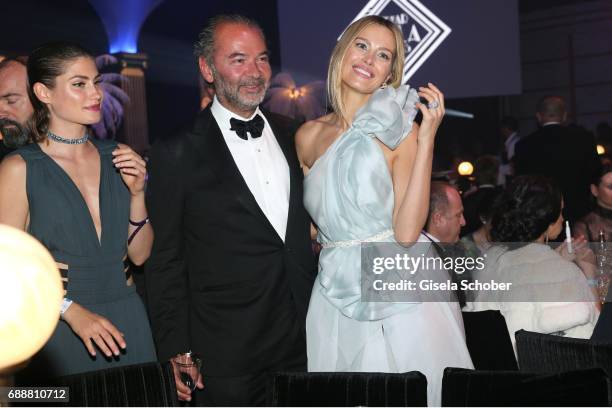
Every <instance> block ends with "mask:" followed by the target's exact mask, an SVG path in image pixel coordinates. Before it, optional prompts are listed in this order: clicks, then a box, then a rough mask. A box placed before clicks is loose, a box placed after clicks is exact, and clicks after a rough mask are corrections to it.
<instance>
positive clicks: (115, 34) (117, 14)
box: [89, 0, 163, 53]
mask: <svg viewBox="0 0 612 408" xmlns="http://www.w3.org/2000/svg"><path fill="white" fill-rule="evenodd" d="M162 2H163V0H89V3H90V4H91V5H92V6H93V7H94V9H95V10H96V12H97V13H98V16H100V19H101V20H102V23H103V24H104V27H105V28H106V33H107V35H108V42H109V44H110V47H109V48H110V49H109V51H110V53H116V52H129V53H136V52H138V34H139V32H140V27H141V26H142V23H144V21H145V19H146V18H147V16H148V15H149V13H150V12H151V11H152V10H153V9H155V7H157V6H158V5H159V4H160V3H162Z"/></svg>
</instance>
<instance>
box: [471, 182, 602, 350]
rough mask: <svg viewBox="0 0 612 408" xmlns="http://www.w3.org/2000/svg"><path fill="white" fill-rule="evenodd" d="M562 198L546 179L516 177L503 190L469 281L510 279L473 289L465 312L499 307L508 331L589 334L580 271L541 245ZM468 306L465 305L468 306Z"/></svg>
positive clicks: (592, 306) (553, 231)
mask: <svg viewBox="0 0 612 408" xmlns="http://www.w3.org/2000/svg"><path fill="white" fill-rule="evenodd" d="M562 208H563V200H562V197H561V192H560V191H559V189H558V188H557V187H556V186H555V185H554V184H552V182H551V181H549V180H548V179H546V178H543V177H537V176H521V177H518V178H516V179H515V180H514V181H513V182H512V183H511V184H510V186H508V187H507V188H506V190H504V192H503V193H502V194H501V195H500V196H499V198H498V201H497V202H496V204H495V206H494V209H493V213H492V216H491V230H490V236H491V240H492V242H493V243H500V245H496V246H493V247H492V248H490V249H489V250H488V251H487V253H486V257H487V262H486V268H485V269H483V270H477V269H475V270H474V271H473V272H472V273H473V276H474V279H475V280H476V279H477V280H479V281H481V282H482V281H484V282H489V281H491V280H495V281H496V282H511V283H512V286H511V289H510V290H509V291H495V292H476V293H474V303H473V304H472V305H471V307H466V308H465V309H464V310H467V311H479V310H489V309H493V310H499V311H500V312H501V314H502V315H503V316H504V317H505V319H506V324H507V325H508V332H509V334H510V338H511V340H512V344H513V345H515V338H514V334H515V332H516V331H518V330H521V329H524V330H528V331H533V332H538V333H545V334H556V335H561V336H567V337H576V338H589V337H590V336H591V333H592V332H593V328H594V327H595V323H596V322H597V318H598V316H599V312H598V310H597V307H596V297H595V295H594V293H593V291H592V290H591V288H590V287H589V284H588V282H587V279H586V277H585V275H584V274H583V273H582V271H581V270H580V268H578V266H576V264H574V263H573V262H571V261H569V260H567V259H565V258H564V257H563V256H562V255H561V254H560V253H559V252H558V251H555V250H553V249H552V248H550V247H549V246H548V245H547V242H548V241H549V240H554V239H556V238H557V237H558V236H559V234H560V233H561V230H562V226H563V216H562V214H561V210H562ZM468 306H469V305H468Z"/></svg>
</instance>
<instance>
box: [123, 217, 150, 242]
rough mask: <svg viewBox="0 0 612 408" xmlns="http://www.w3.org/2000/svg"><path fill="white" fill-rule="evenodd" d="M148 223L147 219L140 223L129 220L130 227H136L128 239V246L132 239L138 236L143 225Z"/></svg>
mask: <svg viewBox="0 0 612 408" xmlns="http://www.w3.org/2000/svg"><path fill="white" fill-rule="evenodd" d="M148 223H149V217H147V218H145V219H144V220H142V221H138V222H136V221H132V220H130V225H133V226H135V227H136V229H135V230H134V232H132V233H131V234H130V236H129V238H128V245H130V243H131V242H132V240H133V239H134V237H135V236H136V234H138V232H139V231H140V230H141V229H142V227H144V226H145V225H147V224H148Z"/></svg>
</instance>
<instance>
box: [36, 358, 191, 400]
mask: <svg viewBox="0 0 612 408" xmlns="http://www.w3.org/2000/svg"><path fill="white" fill-rule="evenodd" d="M47 384H48V385H49V386H55V387H69V396H70V400H69V402H68V403H64V404H53V405H63V406H98V407H107V406H119V407H127V406H178V405H179V403H178V399H177V395H176V385H175V383H174V375H173V373H172V367H171V365H170V363H163V364H159V363H145V364H138V365H131V366H124V367H117V368H111V369H106V370H100V371H91V372H88V373H83V374H75V375H70V376H65V377H59V378H56V379H54V380H52V381H50V382H47ZM31 404H32V403H29V404H28V405H31Z"/></svg>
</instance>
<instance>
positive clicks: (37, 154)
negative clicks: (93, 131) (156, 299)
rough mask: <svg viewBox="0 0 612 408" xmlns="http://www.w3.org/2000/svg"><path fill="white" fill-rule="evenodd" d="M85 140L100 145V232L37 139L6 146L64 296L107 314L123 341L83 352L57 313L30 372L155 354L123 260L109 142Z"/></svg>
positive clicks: (94, 366)
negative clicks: (20, 167) (118, 348)
mask: <svg viewBox="0 0 612 408" xmlns="http://www.w3.org/2000/svg"><path fill="white" fill-rule="evenodd" d="M92 142H93V144H94V145H95V146H96V147H97V149H98V151H99V153H100V191H99V199H100V218H101V224H102V237H101V240H98V235H97V233H96V229H95V226H94V223H93V220H92V218H91V215H90V212H89V209H88V207H87V204H86V202H85V200H84V199H83V196H82V195H81V193H80V191H79V189H78V188H77V186H76V185H75V184H74V182H73V181H72V180H71V179H70V177H69V176H68V174H67V173H66V172H65V171H64V170H63V169H62V168H61V167H60V166H59V165H58V164H57V163H56V162H55V161H54V160H53V159H52V158H51V157H50V156H48V155H47V154H46V153H44V152H43V151H42V150H41V148H40V147H39V146H38V144H31V145H27V146H24V147H22V148H20V149H19V150H17V151H16V152H15V153H14V154H19V155H21V157H22V158H23V159H24V160H25V162H26V168H27V176H26V191H27V197H28V203H29V207H30V208H29V210H30V225H29V230H28V232H29V233H30V234H32V235H33V236H34V237H35V238H37V239H38V240H39V241H40V242H42V244H43V245H44V246H45V247H46V248H47V249H48V250H49V251H50V252H51V254H52V255H53V257H54V258H55V261H56V262H58V263H61V264H65V265H67V268H66V267H64V268H60V271H61V272H62V277H63V280H64V289H65V290H66V295H65V296H66V297H68V298H70V299H72V300H74V301H75V302H77V303H79V304H81V305H82V306H83V307H85V308H87V309H88V310H90V311H92V312H94V313H97V314H99V315H101V316H104V317H106V318H107V319H109V320H110V321H111V323H113V324H114V325H115V327H117V328H118V329H119V331H121V332H122V333H124V335H125V341H126V343H127V348H126V349H125V351H124V352H123V353H122V354H121V355H120V356H118V357H115V358H106V356H105V355H104V353H102V351H101V350H99V349H98V348H97V346H94V347H96V357H91V356H90V355H89V353H88V352H87V349H86V348H85V345H84V344H83V342H82V341H81V339H80V338H79V337H78V336H77V335H76V334H75V333H74V332H73V331H72V330H71V329H70V326H69V325H68V324H67V323H66V322H64V321H63V320H60V322H59V324H58V326H57V328H56V330H55V332H54V333H53V336H52V337H51V339H50V340H49V342H48V343H47V344H46V345H45V347H44V348H43V349H42V350H41V351H40V352H39V353H38V354H36V355H35V356H34V358H33V360H32V362H31V364H30V365H29V369H28V371H30V372H34V373H37V375H38V376H39V375H40V374H42V373H44V375H45V376H49V377H56V376H62V375H68V374H75V373H81V372H86V371H92V370H99V369H105V368H111V367H115V366H119V365H129V364H138V363H143V362H148V361H154V360H155V359H156V358H155V350H154V346H153V338H152V335H151V329H150V327H149V321H148V319H147V314H146V311H145V308H144V305H143V303H142V301H141V299H140V297H139V296H138V294H137V293H136V289H135V286H134V285H130V283H131V279H130V280H128V279H127V278H128V276H126V270H125V268H124V261H125V259H126V254H127V233H128V220H129V215H130V194H129V191H128V189H127V187H126V186H125V184H124V183H123V181H122V180H121V176H120V175H119V173H118V172H117V170H116V169H115V166H114V164H113V162H112V159H113V156H112V154H111V153H112V151H113V150H114V149H115V148H116V146H117V144H116V143H115V142H110V141H99V140H92ZM58 307H59V306H58Z"/></svg>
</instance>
